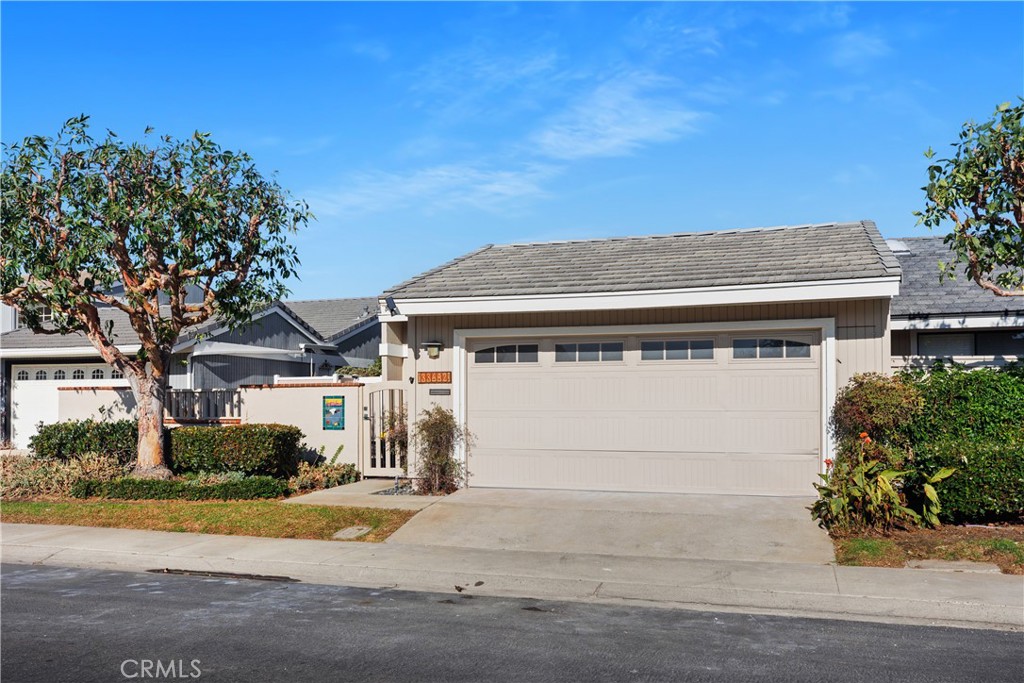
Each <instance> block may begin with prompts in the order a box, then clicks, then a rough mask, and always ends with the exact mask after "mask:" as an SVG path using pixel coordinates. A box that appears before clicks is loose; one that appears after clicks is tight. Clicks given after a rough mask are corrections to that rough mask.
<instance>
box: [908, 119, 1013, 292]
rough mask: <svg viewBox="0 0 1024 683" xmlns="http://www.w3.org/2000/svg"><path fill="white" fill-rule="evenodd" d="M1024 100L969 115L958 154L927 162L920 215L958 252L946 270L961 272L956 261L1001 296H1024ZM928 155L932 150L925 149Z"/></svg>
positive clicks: (943, 274)
mask: <svg viewBox="0 0 1024 683" xmlns="http://www.w3.org/2000/svg"><path fill="white" fill-rule="evenodd" d="M1022 119H1024V100H1022V101H1021V103H1020V104H1018V105H1017V106H1016V107H1011V106H1010V103H1009V102H1006V103H1003V104H1001V105H999V107H997V108H996V111H995V115H994V116H993V118H992V119H991V120H990V121H986V122H985V123H981V124H977V123H974V122H972V121H969V122H967V123H965V124H964V126H963V129H962V130H961V131H960V139H959V141H958V142H956V143H954V144H953V145H952V147H953V150H954V151H953V155H952V156H951V157H950V158H948V159H940V160H938V163H935V164H932V165H931V166H929V167H928V185H926V186H925V187H924V188H922V189H924V191H925V192H926V193H927V196H928V198H927V204H926V205H925V209H924V211H918V212H915V215H916V216H918V223H919V224H920V223H923V224H924V225H927V226H928V227H930V228H933V229H934V228H939V227H941V226H945V225H947V224H948V223H949V222H952V224H953V229H952V232H950V233H949V234H948V235H947V236H946V244H948V245H950V250H951V252H952V258H951V259H950V261H948V262H945V263H940V264H939V270H940V274H941V275H940V277H950V278H953V277H955V276H956V266H957V264H962V265H963V266H964V272H965V273H966V274H967V276H968V277H970V278H971V279H973V280H974V281H975V282H977V283H978V285H980V286H981V287H984V288H985V289H987V290H989V291H991V292H993V293H994V294H997V295H999V296H1024V126H1022ZM925 156H926V157H928V158H929V159H932V158H933V157H934V152H933V151H932V150H931V149H929V150H928V151H927V152H925Z"/></svg>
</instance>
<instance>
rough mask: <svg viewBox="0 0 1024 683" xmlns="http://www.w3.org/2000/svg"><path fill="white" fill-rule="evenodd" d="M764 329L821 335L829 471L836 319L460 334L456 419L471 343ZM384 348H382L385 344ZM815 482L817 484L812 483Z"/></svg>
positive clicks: (460, 415)
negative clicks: (501, 339) (801, 331)
mask: <svg viewBox="0 0 1024 683" xmlns="http://www.w3.org/2000/svg"><path fill="white" fill-rule="evenodd" d="M745 330H751V331H760V330H815V331H818V332H820V334H821V351H820V358H821V370H822V372H821V449H820V458H819V462H818V471H819V472H824V471H825V460H828V459H834V458H835V443H834V442H833V440H832V438H831V437H830V436H829V430H828V416H829V415H831V414H832V406H833V404H834V403H835V397H836V383H837V378H836V374H837V368H836V321H835V318H806V319H798V320H752V321H751V320H748V321H729V322H719V323H680V324H669V325H597V326H587V327H503V328H480V329H456V330H454V331H453V343H452V410H453V412H454V413H455V419H456V421H458V422H459V423H464V422H465V420H466V416H467V407H466V379H467V372H468V362H469V354H468V352H467V342H468V341H469V340H471V339H491V338H497V337H504V338H508V337H555V336H559V337H584V336H597V335H622V336H627V335H637V334H661V333H681V334H696V333H717V332H738V331H745ZM382 346H383V345H382ZM456 456H457V457H458V458H459V459H461V460H462V462H463V463H465V462H466V449H465V446H464V445H463V446H459V448H458V449H457V450H456ZM811 483H813V482H811Z"/></svg>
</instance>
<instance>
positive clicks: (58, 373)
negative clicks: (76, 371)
mask: <svg viewBox="0 0 1024 683" xmlns="http://www.w3.org/2000/svg"><path fill="white" fill-rule="evenodd" d="M67 377H68V375H67V373H66V372H64V371H63V370H54V371H53V378H54V379H67Z"/></svg>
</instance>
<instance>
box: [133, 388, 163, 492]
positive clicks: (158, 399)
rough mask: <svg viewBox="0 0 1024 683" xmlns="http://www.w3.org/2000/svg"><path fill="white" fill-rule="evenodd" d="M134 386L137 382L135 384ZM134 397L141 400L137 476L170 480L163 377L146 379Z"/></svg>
mask: <svg viewBox="0 0 1024 683" xmlns="http://www.w3.org/2000/svg"><path fill="white" fill-rule="evenodd" d="M132 384H135V382H132ZM132 388H133V389H135V397H136V399H137V400H138V408H137V410H138V418H139V420H138V424H139V459H138V462H137V463H136V465H135V471H134V473H133V474H134V475H135V476H136V477H147V478H150V479H169V478H170V476H171V471H170V470H169V469H168V468H167V461H166V460H165V458H164V396H165V395H166V393H167V386H166V379H165V378H164V377H152V376H147V377H145V378H143V379H141V380H139V381H138V387H137V388H136V387H134V386H133V387H132Z"/></svg>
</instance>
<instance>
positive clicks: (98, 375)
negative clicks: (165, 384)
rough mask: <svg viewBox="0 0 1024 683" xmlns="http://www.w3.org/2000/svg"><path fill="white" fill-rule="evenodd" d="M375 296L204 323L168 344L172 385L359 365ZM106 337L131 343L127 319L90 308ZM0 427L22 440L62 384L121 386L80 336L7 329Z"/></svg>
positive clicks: (131, 346) (53, 404)
mask: <svg viewBox="0 0 1024 683" xmlns="http://www.w3.org/2000/svg"><path fill="white" fill-rule="evenodd" d="M376 309H377V300H376V299H373V298H358V299H323V300H318V301H291V302H276V303H274V304H272V305H270V306H268V307H267V308H265V309H264V310H263V311H262V312H261V313H259V314H258V315H256V316H254V318H253V321H252V324H251V325H249V326H247V327H245V328H242V329H237V330H233V331H232V330H229V329H228V328H227V327H225V326H224V325H223V324H222V323H220V322H217V321H212V322H210V323H208V324H206V325H204V326H202V327H200V328H196V329H191V330H188V334H187V335H183V336H182V337H181V338H180V339H179V341H178V343H177V344H176V346H175V348H174V355H173V357H172V363H171V378H170V386H171V388H172V389H233V388H237V387H238V386H241V385H246V384H272V383H273V382H274V379H275V377H308V376H312V375H327V374H331V373H332V372H333V371H334V369H335V368H338V367H342V366H347V365H351V366H357V367H366V366H369V365H371V364H372V363H373V361H374V360H375V359H376V358H377V352H378V349H379V343H380V323H379V321H378V319H377V311H376ZM99 312H100V318H101V320H102V321H103V322H104V324H105V325H106V323H107V322H109V323H110V324H111V325H112V326H113V327H112V334H113V336H114V339H115V343H117V344H118V346H119V347H120V348H121V349H122V350H123V351H126V352H129V353H132V352H135V351H137V350H138V347H139V344H138V341H137V337H136V336H135V333H134V332H133V331H132V329H131V327H130V325H129V324H128V320H127V317H126V316H125V315H123V314H122V313H121V312H120V311H117V310H116V309H113V308H109V307H104V308H100V309H99ZM0 368H2V379H3V388H4V392H3V426H2V429H3V435H4V438H5V439H10V440H11V441H12V442H13V444H14V445H15V446H16V447H19V448H24V447H25V446H27V444H28V439H29V438H31V436H32V435H33V434H34V433H35V426H36V424H37V423H39V422H40V421H42V422H52V421H55V420H56V419H57V412H58V411H57V405H58V400H57V396H58V394H57V392H58V391H59V390H61V389H62V388H63V389H68V388H71V387H88V386H97V385H104V386H114V387H122V386H127V385H128V382H127V380H126V379H125V378H124V377H121V376H120V375H118V374H117V373H116V372H115V371H114V370H113V368H111V367H110V366H109V365H107V364H106V363H104V362H103V361H102V360H101V359H100V357H99V354H98V353H97V352H96V350H95V349H94V348H93V347H92V345H91V344H90V343H89V341H88V340H87V339H86V338H85V336H84V335H83V334H80V333H76V334H69V335H44V334H35V333H33V332H32V331H31V330H29V329H27V328H24V327H22V328H16V329H14V330H11V331H8V332H5V333H4V334H2V335H0Z"/></svg>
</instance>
